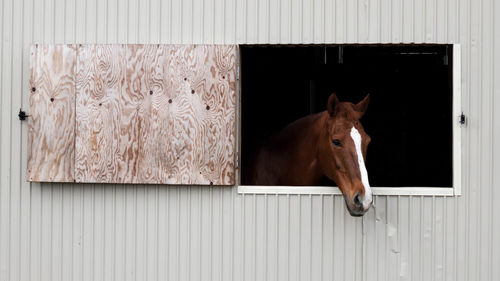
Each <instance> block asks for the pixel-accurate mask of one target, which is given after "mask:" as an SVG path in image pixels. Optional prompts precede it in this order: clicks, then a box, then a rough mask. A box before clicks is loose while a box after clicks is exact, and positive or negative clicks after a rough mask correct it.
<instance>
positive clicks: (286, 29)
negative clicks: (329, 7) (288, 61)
mask: <svg viewBox="0 0 500 281" xmlns="http://www.w3.org/2000/svg"><path fill="white" fill-rule="evenodd" d="M278 1H279V3H280V9H281V10H280V19H281V21H280V41H279V42H280V43H282V44H286V43H290V42H291V40H292V1H286V0H278ZM332 12H333V11H332Z"/></svg>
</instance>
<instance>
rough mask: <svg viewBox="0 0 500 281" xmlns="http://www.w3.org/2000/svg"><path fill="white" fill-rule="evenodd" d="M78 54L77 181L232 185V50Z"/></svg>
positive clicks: (101, 48) (116, 49) (82, 49)
mask: <svg viewBox="0 0 500 281" xmlns="http://www.w3.org/2000/svg"><path fill="white" fill-rule="evenodd" d="M77 49H78V51H77V59H76V74H75V76H76V78H75V79H76V116H75V121H76V126H75V132H76V136H75V151H76V155H75V158H74V159H75V163H74V177H75V179H76V181H77V182H103V183H168V184H214V185H233V184H234V183H235V181H234V169H235V147H236V141H235V128H236V127H235V107H236V93H235V91H236V52H237V48H236V46H227V45H220V46H215V45H80V46H79V47H78V48H77Z"/></svg>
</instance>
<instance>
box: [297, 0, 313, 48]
mask: <svg viewBox="0 0 500 281" xmlns="http://www.w3.org/2000/svg"><path fill="white" fill-rule="evenodd" d="M300 5H301V7H300V10H301V17H302V32H301V33H302V40H301V42H300V43H312V42H313V40H314V0H311V1H307V0H302V1H301V3H300Z"/></svg>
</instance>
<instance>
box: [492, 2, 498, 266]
mask: <svg viewBox="0 0 500 281" xmlns="http://www.w3.org/2000/svg"><path fill="white" fill-rule="evenodd" d="M491 13H492V14H493V15H498V14H499V13H500V5H499V4H498V2H494V3H493V8H492V9H491ZM492 21H493V32H492V33H493V50H494V51H493V69H492V72H493V73H492V76H493V80H492V87H493V91H494V93H493V96H492V99H493V100H492V107H493V108H494V109H495V110H493V113H492V115H493V116H492V118H493V126H492V127H493V136H492V143H494V144H497V143H499V142H500V110H497V108H500V107H499V106H500V96H499V92H500V88H499V87H500V54H499V53H498V50H500V19H499V18H498V17H497V16H493V17H492ZM492 157H493V164H492V169H493V171H498V169H499V167H500V148H499V147H498V145H494V146H493V147H492ZM498 186H500V173H498V172H495V173H493V175H492V187H493V188H492V196H491V200H494V198H499V196H500V189H499V188H497V187H498ZM491 207H492V208H493V205H492V206H491ZM491 227H492V232H491V237H492V245H490V251H491V256H490V258H491V265H492V266H491V268H490V272H491V276H500V267H499V266H496V264H498V261H500V239H499V238H498V237H500V220H499V219H495V216H493V219H492V225H491Z"/></svg>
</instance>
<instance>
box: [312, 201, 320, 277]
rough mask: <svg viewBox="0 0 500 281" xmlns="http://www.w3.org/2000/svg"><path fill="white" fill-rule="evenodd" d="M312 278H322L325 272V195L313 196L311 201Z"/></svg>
mask: <svg viewBox="0 0 500 281" xmlns="http://www.w3.org/2000/svg"><path fill="white" fill-rule="evenodd" d="M311 204H312V205H311V243H310V246H309V247H310V248H311V261H310V267H311V269H310V270H311V280H321V278H322V272H323V264H322V261H323V195H314V196H312V202H311Z"/></svg>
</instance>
